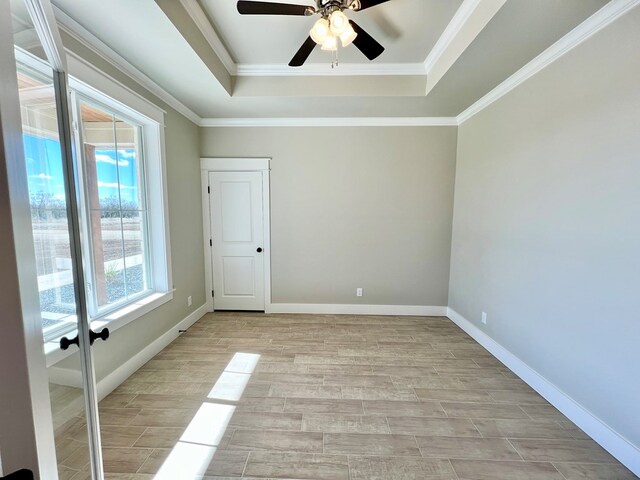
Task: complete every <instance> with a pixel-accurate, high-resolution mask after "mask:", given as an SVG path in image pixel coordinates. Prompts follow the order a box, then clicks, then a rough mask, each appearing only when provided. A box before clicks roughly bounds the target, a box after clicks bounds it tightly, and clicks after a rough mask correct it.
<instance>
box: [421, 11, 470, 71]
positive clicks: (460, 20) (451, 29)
mask: <svg viewBox="0 0 640 480" xmlns="http://www.w3.org/2000/svg"><path fill="white" fill-rule="evenodd" d="M481 1H482V0H464V2H462V5H460V7H459V8H458V10H457V11H456V13H455V14H454V15H453V18H452V19H451V21H450V22H449V24H448V25H447V27H446V28H445V29H444V32H442V35H441V36H440V38H439V39H438V41H437V42H436V44H435V45H434V46H433V48H432V49H431V52H429V55H428V56H427V58H426V60H425V61H424V70H425V71H426V72H427V73H428V72H429V71H431V69H432V68H433V66H434V65H435V64H436V63H437V62H438V60H440V57H442V55H443V54H444V52H446V51H447V49H448V48H449V45H451V43H452V42H453V40H454V39H455V38H456V37H457V36H458V34H459V33H460V31H461V30H462V28H463V27H464V25H465V23H467V21H468V20H469V18H470V17H471V16H472V15H473V12H474V11H475V10H476V8H477V7H478V5H479V4H480V2H481Z"/></svg>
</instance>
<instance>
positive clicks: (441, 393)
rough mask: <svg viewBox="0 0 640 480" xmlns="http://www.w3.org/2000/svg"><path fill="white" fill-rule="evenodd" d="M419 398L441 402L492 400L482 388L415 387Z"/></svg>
mask: <svg viewBox="0 0 640 480" xmlns="http://www.w3.org/2000/svg"><path fill="white" fill-rule="evenodd" d="M414 391H415V392H416V395H417V396H418V398H419V399H420V400H436V401H443V402H480V403H482V402H485V403H490V402H492V401H493V399H492V398H491V396H490V395H489V394H488V393H487V392H485V391H482V390H456V389H454V388H452V389H437V388H415V389H414Z"/></svg>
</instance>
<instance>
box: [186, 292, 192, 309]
mask: <svg viewBox="0 0 640 480" xmlns="http://www.w3.org/2000/svg"><path fill="white" fill-rule="evenodd" d="M192 304H193V299H192V298H191V295H189V296H188V297H187V307H190V306H191V305H192Z"/></svg>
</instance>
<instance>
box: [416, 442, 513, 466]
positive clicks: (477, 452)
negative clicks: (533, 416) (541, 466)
mask: <svg viewBox="0 0 640 480" xmlns="http://www.w3.org/2000/svg"><path fill="white" fill-rule="evenodd" d="M416 440H417V442H418V447H420V451H421V452H422V456H423V457H434V458H449V459H451V458H464V459H478V460H520V459H521V458H520V455H518V452H516V450H515V449H514V448H513V447H512V446H511V444H510V443H509V442H508V441H507V440H506V439H504V438H472V437H441V436H429V437H425V436H416Z"/></svg>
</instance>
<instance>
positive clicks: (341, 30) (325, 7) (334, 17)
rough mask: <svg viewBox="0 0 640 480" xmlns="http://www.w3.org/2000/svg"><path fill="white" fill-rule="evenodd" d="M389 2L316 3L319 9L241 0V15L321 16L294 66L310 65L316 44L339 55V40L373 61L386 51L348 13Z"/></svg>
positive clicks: (341, 0) (338, 0)
mask: <svg viewBox="0 0 640 480" xmlns="http://www.w3.org/2000/svg"><path fill="white" fill-rule="evenodd" d="M388 1H389V0H315V3H316V6H315V7H308V6H306V5H293V4H290V3H274V2H258V1H250V0H238V12H239V13H240V14H242V15H293V16H307V17H310V16H312V15H320V18H319V19H318V20H317V21H316V23H315V24H314V25H313V28H311V31H310V32H309V37H308V38H307V40H305V42H304V43H303V44H302V47H300V50H298V52H297V53H296V54H295V55H294V56H293V58H292V59H291V61H290V62H289V66H290V67H300V66H302V65H303V64H304V62H306V60H307V58H309V55H311V52H312V51H313V49H314V48H315V47H316V45H321V48H322V49H323V50H328V51H332V52H335V51H337V49H338V40H339V41H340V42H341V43H342V46H343V47H346V46H348V45H350V44H351V43H353V44H354V45H355V46H356V47H357V48H358V49H359V50H360V51H361V52H362V53H364V55H365V56H366V57H367V58H368V59H369V60H374V59H376V58H378V56H380V54H381V53H382V52H384V47H383V46H382V45H380V44H379V43H378V42H377V41H376V40H375V39H374V38H373V37H372V36H371V35H369V34H368V33H367V32H366V31H365V30H363V29H362V27H360V26H359V25H358V24H357V23H356V22H354V21H353V20H350V19H349V18H347V16H346V15H345V14H344V11H345V10H351V11H354V12H359V11H361V10H365V9H367V8H371V7H375V6H376V5H380V4H381V3H385V2H388Z"/></svg>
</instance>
